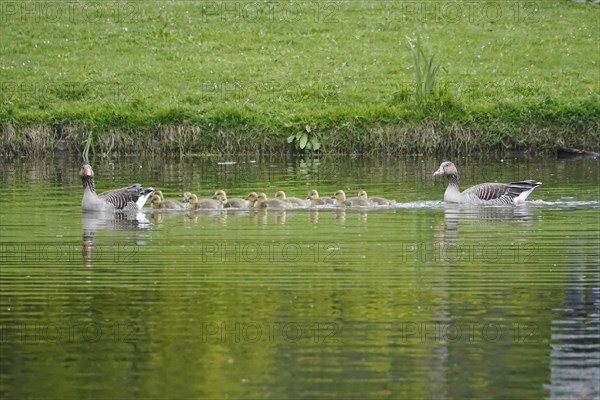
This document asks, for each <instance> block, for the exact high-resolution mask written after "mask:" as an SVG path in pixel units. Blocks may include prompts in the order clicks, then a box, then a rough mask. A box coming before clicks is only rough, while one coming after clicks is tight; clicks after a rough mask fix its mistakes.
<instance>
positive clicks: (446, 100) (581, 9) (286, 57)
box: [0, 0, 600, 153]
mask: <svg viewBox="0 0 600 400" xmlns="http://www.w3.org/2000/svg"><path fill="white" fill-rule="evenodd" d="M0 11H1V12H2V14H1V15H0V18H1V22H2V24H1V25H0V35H1V37H2V38H3V40H2V42H1V43H0V46H1V54H2V59H1V61H0V71H1V77H2V78H1V82H0V84H1V86H2V87H1V99H0V100H1V105H0V124H1V126H2V138H1V139H0V148H2V150H3V151H4V152H13V153H28V152H36V151H44V150H45V149H50V148H53V147H55V146H58V147H67V148H72V149H73V150H77V151H79V150H80V149H81V147H82V142H83V138H84V137H85V136H86V135H87V132H89V131H92V132H94V135H95V139H96V140H95V142H94V144H95V148H96V151H98V152H111V151H133V150H138V151H141V150H145V151H159V152H185V153H187V152H255V151H266V152H271V151H286V150H289V149H294V148H295V145H298V144H299V142H300V140H299V139H298V140H295V141H293V142H292V143H290V144H288V143H287V140H286V139H287V138H288V137H289V136H290V135H293V134H297V135H298V137H300V136H301V135H300V134H304V133H306V135H307V136H308V138H309V139H312V140H314V141H315V142H318V143H319V144H320V145H321V151H325V152H341V153H348V152H372V153H397V152H422V153H434V152H439V151H461V152H462V151H469V150H480V149H503V148H506V149H515V148H521V149H528V150H536V151H544V150H549V149H553V148H555V147H556V146H558V145H569V146H579V147H587V148H592V149H597V148H598V142H599V138H600V137H599V132H600V122H599V121H600V95H599V92H600V90H599V87H598V85H599V83H598V79H599V67H600V57H599V56H598V52H597V49H598V45H599V43H600V40H599V39H600V37H599V31H598V23H599V21H598V13H599V12H600V7H599V6H598V5H594V4H590V3H587V4H575V3H572V2H570V1H562V0H552V1H543V2H504V1H497V2H494V1H488V2H469V1H465V2H461V1H447V2H444V1H441V2H438V1H422V2H405V1H403V2H389V1H337V2H330V1H321V2H320V1H316V2H297V3H295V2H294V3H290V2H278V1H272V2H258V3H254V2H246V1H241V2H235V1H223V2H202V1H198V2H192V1H172V2H154V1H136V2H123V1H119V2H99V3H98V2H85V1H82V2H78V3H74V2H67V3H57V2H27V1H26V2H7V3H5V2H3V3H2V10H0ZM419 33H420V35H421V37H422V39H423V43H424V46H425V49H426V52H427V53H428V54H435V60H436V62H439V63H440V64H441V69H440V71H439V72H438V75H437V81H436V83H435V85H434V88H433V93H431V94H430V95H428V96H426V98H425V99H417V98H416V97H415V95H414V93H415V87H414V84H415V76H414V72H415V67H414V64H413V59H412V55H411V49H410V47H409V45H408V43H407V37H409V38H415V37H416V36H417V34H419ZM313 138H314V139H313Z"/></svg>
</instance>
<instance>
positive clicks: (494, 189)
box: [463, 183, 509, 201]
mask: <svg viewBox="0 0 600 400" xmlns="http://www.w3.org/2000/svg"><path fill="white" fill-rule="evenodd" d="M508 189H509V185H507V184H505V183H480V184H479V185H475V186H471V187H470V188H468V189H466V190H465V191H464V192H463V195H466V196H469V197H475V198H477V199H479V200H483V201H490V200H496V199H499V198H501V197H502V196H505V195H506V194H507V193H508Z"/></svg>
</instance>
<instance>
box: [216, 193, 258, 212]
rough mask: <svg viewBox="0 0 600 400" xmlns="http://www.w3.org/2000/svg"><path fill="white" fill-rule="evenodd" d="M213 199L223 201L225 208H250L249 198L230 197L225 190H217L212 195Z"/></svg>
mask: <svg viewBox="0 0 600 400" xmlns="http://www.w3.org/2000/svg"><path fill="white" fill-rule="evenodd" d="M211 198H212V199H213V200H218V201H220V202H222V203H223V207H225V208H248V207H249V206H250V204H249V203H248V200H246V199H241V198H235V197H234V198H228V197H227V194H226V193H225V191H224V190H217V191H216V192H215V194H213V196H212V197H211Z"/></svg>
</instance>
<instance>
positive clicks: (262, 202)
mask: <svg viewBox="0 0 600 400" xmlns="http://www.w3.org/2000/svg"><path fill="white" fill-rule="evenodd" d="M254 207H256V208H278V209H282V208H291V207H292V205H291V204H290V203H287V202H285V201H282V200H279V199H268V198H267V195H266V194H264V193H259V194H258V196H257V197H256V202H255V203H254Z"/></svg>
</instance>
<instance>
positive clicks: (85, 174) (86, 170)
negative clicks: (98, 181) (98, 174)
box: [83, 166, 94, 176]
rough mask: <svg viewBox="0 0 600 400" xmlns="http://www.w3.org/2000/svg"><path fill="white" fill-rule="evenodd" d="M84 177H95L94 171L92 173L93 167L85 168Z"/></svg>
mask: <svg viewBox="0 0 600 400" xmlns="http://www.w3.org/2000/svg"><path fill="white" fill-rule="evenodd" d="M83 175H84V176H93V175H94V171H92V168H91V167H89V166H88V167H84V168H83Z"/></svg>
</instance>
